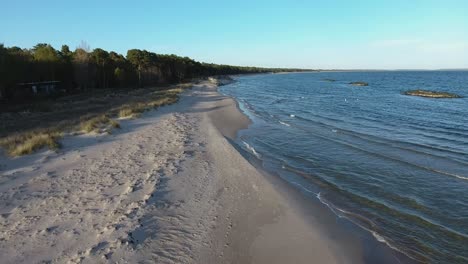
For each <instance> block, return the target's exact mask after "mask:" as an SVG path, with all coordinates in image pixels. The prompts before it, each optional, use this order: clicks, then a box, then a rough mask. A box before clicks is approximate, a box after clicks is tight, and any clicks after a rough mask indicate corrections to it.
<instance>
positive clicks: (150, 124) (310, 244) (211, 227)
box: [0, 82, 365, 263]
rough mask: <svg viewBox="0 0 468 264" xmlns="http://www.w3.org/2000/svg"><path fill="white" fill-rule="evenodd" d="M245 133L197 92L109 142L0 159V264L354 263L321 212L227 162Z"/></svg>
mask: <svg viewBox="0 0 468 264" xmlns="http://www.w3.org/2000/svg"><path fill="white" fill-rule="evenodd" d="M250 122H251V121H250V119H249V118H248V117H247V116H246V115H244V114H243V113H242V112H241V110H240V109H239V106H238V104H237V101H236V100H234V99H233V98H230V97H228V96H224V95H221V94H220V93H219V92H218V91H217V86H216V85H214V84H212V83H210V82H203V83H202V84H199V85H195V87H194V88H192V90H188V91H186V92H185V93H184V94H182V95H181V99H180V101H179V102H178V103H176V104H174V105H170V106H166V107H163V108H160V109H159V110H157V111H149V112H147V113H144V114H143V115H142V118H140V119H134V120H123V121H122V129H121V130H119V131H116V132H115V133H113V134H112V135H82V136H75V137H71V136H70V137H66V138H64V140H63V142H62V143H63V145H64V148H63V149H61V150H59V151H58V152H57V153H54V152H52V151H42V152H39V153H35V154H32V155H29V156H24V157H19V158H13V159H12V158H7V157H2V158H0V164H1V165H2V171H1V173H2V174H1V178H0V193H1V195H0V200H1V201H2V202H3V205H2V206H0V213H1V218H0V226H2V232H1V233H0V235H1V237H0V255H1V256H4V258H3V260H4V261H5V263H24V262H40V261H51V262H67V261H71V262H74V261H76V262H97V261H98V262H105V263H106V262H109V263H111V262H116V261H120V262H138V261H145V260H152V261H156V262H164V263H181V262H183V263H285V262H291V263H310V262H311V261H315V262H319V263H345V262H352V263H361V262H365V260H364V256H363V254H362V251H363V249H362V248H361V243H360V242H359V241H358V240H357V239H356V238H355V237H354V236H353V235H352V234H351V233H350V232H349V231H348V230H346V229H344V228H342V227H340V226H339V225H335V224H336V223H335V224H334V222H335V221H336V217H334V216H333V217H331V214H330V212H328V213H327V211H326V210H328V209H326V208H324V207H323V205H319V204H315V205H313V206H311V204H310V203H309V202H306V201H308V200H307V198H306V197H305V196H303V195H301V194H300V193H299V192H298V191H297V190H294V188H293V187H292V186H291V185H287V184H286V183H285V182H284V181H283V180H282V179H280V178H279V177H276V176H273V175H270V174H268V173H266V172H265V171H264V170H261V168H260V167H256V166H254V165H253V164H252V163H251V162H249V161H248V160H247V159H246V156H245V155H242V154H241V152H239V149H238V147H236V146H235V145H234V144H235V143H233V142H232V141H233V140H235V137H236V133H237V131H238V130H240V129H244V128H247V127H248V125H249V124H250ZM329 223H331V224H330V225H329ZM19 244H21V245H22V246H21V247H19V246H18V245H19ZM351 245H352V246H351Z"/></svg>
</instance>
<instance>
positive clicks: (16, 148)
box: [0, 130, 62, 156]
mask: <svg viewBox="0 0 468 264" xmlns="http://www.w3.org/2000/svg"><path fill="white" fill-rule="evenodd" d="M61 137H62V133H61V132H60V131H54V130H46V131H33V132H29V133H21V134H15V135H11V136H8V137H5V138H2V139H1V140H0V146H2V147H3V148H5V149H6V150H7V152H8V154H9V155H10V156H22V155H26V154H30V153H33V152H34V151H36V150H39V149H41V148H43V147H48V148H50V149H58V148H59V147H60V144H59V142H58V140H59V139H60V138H61Z"/></svg>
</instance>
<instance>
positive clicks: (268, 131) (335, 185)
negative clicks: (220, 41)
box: [221, 71, 468, 263]
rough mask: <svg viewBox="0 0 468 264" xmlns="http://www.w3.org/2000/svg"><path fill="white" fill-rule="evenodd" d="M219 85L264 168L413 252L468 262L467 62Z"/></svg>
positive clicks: (275, 76)
mask: <svg viewBox="0 0 468 264" xmlns="http://www.w3.org/2000/svg"><path fill="white" fill-rule="evenodd" d="M325 79H333V80H336V81H332V82H331V81H328V80H325ZM353 81H364V82H368V83H369V86H367V87H358V86H352V85H349V83H350V82H353ZM414 89H425V90H436V91H447V92H452V93H455V94H459V95H462V96H465V98H461V99H431V98H421V97H413V96H406V95H402V92H404V91H406V90H414ZM221 92H223V93H225V94H228V95H231V96H234V97H235V98H236V99H237V100H238V101H239V103H240V105H241V108H242V109H243V110H244V111H245V112H246V113H247V114H248V115H249V116H250V117H251V119H252V120H253V124H252V125H251V126H250V127H249V129H247V130H244V131H242V132H241V133H240V136H239V140H240V142H241V145H242V147H244V148H245V149H246V150H247V151H250V152H251V153H253V154H254V155H256V156H257V157H258V158H260V159H262V160H263V161H264V164H265V166H266V167H268V168H269V169H270V170H274V171H275V172H276V173H278V174H279V175H280V176H281V177H282V178H284V179H286V180H287V181H289V182H290V183H291V184H293V185H295V186H297V187H298V188H301V189H302V190H303V191H306V192H310V193H312V194H313V195H314V196H315V197H317V198H318V199H320V200H321V201H322V202H323V203H324V204H326V205H327V206H329V207H330V209H331V210H333V212H334V213H336V214H337V215H339V216H343V217H346V218H348V219H349V220H350V221H352V222H353V223H355V224H356V225H359V226H360V227H362V228H363V229H364V230H367V231H369V232H371V233H372V234H373V235H374V237H375V238H376V239H377V240H378V241H380V242H382V243H386V244H388V245H389V246H390V247H392V248H394V249H396V250H398V251H400V252H403V253H404V254H406V255H408V256H410V257H411V258H413V259H416V260H420V261H423V262H437V263H467V262H468V98H466V97H468V71H426V72H415V71H414V72H413V71H394V72H389V71H387V72H320V73H291V74H265V75H252V76H243V77H239V78H237V82H235V83H233V84H230V85H227V86H223V87H222V88H221Z"/></svg>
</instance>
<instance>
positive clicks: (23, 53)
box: [0, 43, 301, 101]
mask: <svg viewBox="0 0 468 264" xmlns="http://www.w3.org/2000/svg"><path fill="white" fill-rule="evenodd" d="M283 71H301V70H300V69H276V68H275V69H271V68H258V67H240V66H229V65H218V64H209V63H201V62H198V61H195V60H193V59H190V58H188V57H179V56H176V55H162V54H156V53H153V52H149V51H146V50H139V49H131V50H129V51H128V52H127V54H126V56H123V55H121V54H118V53H116V52H113V51H111V52H108V51H105V50H103V49H100V48H96V49H94V50H90V48H89V47H88V46H87V45H86V44H81V45H80V46H79V47H78V48H76V49H75V51H71V50H70V48H69V47H68V46H67V45H63V46H62V47H61V49H60V50H56V49H54V48H53V47H52V46H51V45H49V44H44V43H40V44H37V45H36V46H34V47H33V48H32V49H21V48H19V47H5V46H4V45H3V44H0V98H3V99H4V100H9V101H11V100H13V99H15V100H16V101H24V100H25V99H27V97H32V96H31V94H27V93H25V92H24V91H21V89H20V87H19V84H21V83H23V84H25V83H31V82H42V81H59V82H60V83H59V85H58V86H59V90H60V92H61V93H78V92H83V91H88V90H90V89H106V88H113V89H116V88H124V87H127V88H132V87H133V88H135V87H149V86H155V85H161V84H169V83H179V82H181V81H183V80H190V79H193V78H200V77H207V76H212V75H225V74H241V73H264V72H283Z"/></svg>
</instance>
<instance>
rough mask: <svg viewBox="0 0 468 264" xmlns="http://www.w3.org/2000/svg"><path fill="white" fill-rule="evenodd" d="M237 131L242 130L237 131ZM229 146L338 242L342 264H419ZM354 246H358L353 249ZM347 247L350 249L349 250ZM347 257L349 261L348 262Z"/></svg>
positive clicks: (257, 159)
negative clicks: (343, 263)
mask: <svg viewBox="0 0 468 264" xmlns="http://www.w3.org/2000/svg"><path fill="white" fill-rule="evenodd" d="M285 74H286V73H285ZM219 88H220V87H218V90H219ZM218 92H219V91H218ZM219 93H220V94H222V95H223V96H226V97H228V98H230V99H231V100H233V101H234V102H235V104H236V106H237V111H239V112H241V113H242V114H243V115H245V116H247V117H248V118H249V120H251V119H250V117H249V115H248V114H247V113H245V112H244V111H248V110H247V109H248V108H246V107H244V108H245V110H244V108H242V107H241V105H240V104H241V103H240V102H239V101H237V100H236V98H235V97H234V96H232V95H228V94H224V93H221V92H219ZM251 123H253V120H251ZM240 130H242V129H239V130H238V131H240ZM239 141H240V142H239ZM230 142H231V144H232V145H233V147H234V148H236V149H237V150H238V151H239V153H240V154H241V155H242V156H243V157H244V158H245V159H247V160H248V161H249V163H250V164H252V165H253V166H254V167H255V168H256V169H257V170H258V172H259V173H261V174H262V175H263V176H264V177H265V179H266V180H267V181H269V182H270V183H272V184H273V185H274V186H275V188H277V189H278V192H279V193H281V195H283V196H285V198H286V199H288V200H289V202H290V203H291V204H292V205H293V206H294V207H296V208H297V209H298V211H299V213H300V214H302V217H304V218H305V219H307V220H308V221H309V222H310V223H311V224H312V225H314V226H315V228H316V227H319V229H321V230H322V231H325V232H326V233H327V234H328V235H330V234H332V235H331V236H332V237H334V238H339V239H336V241H334V243H336V244H335V247H336V248H337V249H338V250H337V251H338V252H341V253H343V252H346V253H345V254H343V255H346V256H347V257H345V258H343V259H341V262H348V261H349V260H350V259H353V260H354V261H356V260H358V259H359V260H360V262H362V263H376V262H378V263H395V262H398V263H420V262H419V261H417V260H416V259H414V258H412V257H410V256H408V255H406V253H405V252H402V251H401V250H400V249H397V248H394V247H393V246H392V245H391V244H388V242H387V241H385V240H383V241H381V240H380V239H382V238H379V237H378V236H379V235H378V234H375V233H374V232H373V231H371V230H368V229H366V228H364V227H362V226H361V225H359V224H357V223H355V222H353V221H352V220H351V219H348V218H346V217H342V216H339V215H338V214H336V213H335V212H334V211H333V209H332V208H330V206H329V204H328V203H326V202H324V201H322V200H321V199H320V197H319V196H320V192H319V193H318V196H317V194H315V193H311V192H310V191H309V190H307V189H305V190H304V187H302V186H301V185H299V186H301V187H298V186H294V183H292V182H290V181H288V180H287V179H285V178H283V177H282V176H281V175H280V174H279V173H278V172H277V171H275V170H272V169H267V168H266V167H265V164H264V162H265V161H263V160H262V158H261V157H259V156H258V154H256V153H252V150H250V149H249V148H250V146H249V147H247V149H248V150H247V149H244V148H243V147H242V146H241V145H242V143H245V142H244V141H242V140H239V139H238V140H232V141H230ZM253 151H255V150H253ZM333 222H335V223H333ZM330 223H333V224H330ZM327 234H326V235H327ZM357 244H359V246H356V245H357ZM350 245H353V246H352V247H350ZM349 256H352V257H351V258H350V257H349Z"/></svg>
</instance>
